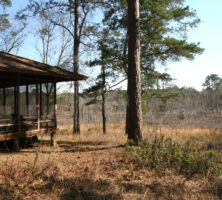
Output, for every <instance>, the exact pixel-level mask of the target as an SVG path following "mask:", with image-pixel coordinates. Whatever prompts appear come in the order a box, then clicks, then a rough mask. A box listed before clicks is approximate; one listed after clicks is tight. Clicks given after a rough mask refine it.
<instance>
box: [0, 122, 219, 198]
mask: <svg viewBox="0 0 222 200" xmlns="http://www.w3.org/2000/svg"><path fill="white" fill-rule="evenodd" d="M101 130H102V127H101V126H93V125H85V126H84V125H83V126H82V127H81V135H80V136H73V135H72V134H71V133H72V129H71V126H62V127H59V129H58V131H57V136H56V140H57V146H55V147H50V137H49V136H42V137H41V136H40V137H39V143H37V144H34V145H33V146H30V147H27V148H25V149H22V150H21V152H19V153H6V152H3V153H0V199H7V200H8V199H9V200H10V199H21V200H23V199H24V200H26V199H36V200H37V199H39V200H40V199H41V200H42V199H53V200H57V199H76V200H81V199H86V200H90V199H93V200H94V199H95V200H97V199H101V200H103V199H110V200H111V199H116V200H117V199H124V200H128V199H129V200H133V199H142V200H143V199H147V200H148V199H163V200H164V199H187V200H188V199H206V200H208V199H221V195H222V194H221V191H220V188H221V186H222V181H221V179H220V177H219V176H218V177H214V178H213V179H212V178H209V177H208V176H202V175H198V174H197V175H194V176H192V177H187V176H185V175H183V174H180V173H177V172H176V171H175V170H174V169H170V168H169V170H168V171H167V173H165V174H164V175H159V174H157V173H156V171H155V170H151V169H148V168H140V169H135V168H133V164H132V166H131V164H127V165H126V162H125V160H124V156H123V155H124V152H125V151H126V148H125V147H124V144H125V143H126V142H127V137H126V135H125V134H124V123H119V124H108V133H107V135H103V134H102V132H101ZM160 135H165V137H171V138H172V139H173V140H175V141H177V142H178V143H179V144H181V145H184V144H185V143H186V141H188V140H192V141H195V144H196V145H197V146H198V148H201V149H202V151H206V150H208V149H213V150H214V151H216V153H217V154H218V155H219V156H220V154H221V147H222V136H221V130H211V129H173V128H169V127H161V128H160V127H153V126H144V137H145V138H146V139H147V140H149V141H150V142H151V143H152V142H153V141H154V140H155V138H157V137H159V136H160ZM220 157H221V158H222V156H220ZM220 185H221V186H220Z"/></svg>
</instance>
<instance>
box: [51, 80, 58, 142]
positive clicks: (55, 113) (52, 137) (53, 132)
mask: <svg viewBox="0 0 222 200" xmlns="http://www.w3.org/2000/svg"><path fill="white" fill-rule="evenodd" d="M54 123H55V129H54V131H52V133H51V146H56V141H55V137H54V136H55V133H56V129H57V101H56V80H54Z"/></svg>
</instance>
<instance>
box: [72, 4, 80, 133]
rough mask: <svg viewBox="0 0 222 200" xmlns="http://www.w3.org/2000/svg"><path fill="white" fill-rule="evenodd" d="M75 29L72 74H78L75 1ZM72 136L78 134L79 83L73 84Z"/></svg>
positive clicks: (77, 12)
mask: <svg viewBox="0 0 222 200" xmlns="http://www.w3.org/2000/svg"><path fill="white" fill-rule="evenodd" d="M74 12H75V27H74V48H73V61H74V62H73V63H74V66H73V69H74V73H78V72H79V45H80V38H79V1H78V0H76V1H75V11H74ZM73 134H80V119H79V82H78V81H76V82H75V84H74V119H73Z"/></svg>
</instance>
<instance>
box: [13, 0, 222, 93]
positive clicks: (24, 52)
mask: <svg viewBox="0 0 222 200" xmlns="http://www.w3.org/2000/svg"><path fill="white" fill-rule="evenodd" d="M27 2H28V0H12V4H13V7H12V9H11V10H10V12H11V14H13V13H15V12H16V10H18V9H21V8H23V7H24V6H25V5H26V3H27ZM186 4H187V5H189V6H190V7H191V8H193V9H195V10H196V12H197V15H198V17H199V18H200V19H201V21H202V22H201V23H200V25H199V26H198V28H195V29H193V30H190V31H189V33H188V40H189V41H190V42H195V43H196V42H200V47H202V48H204V49H205V51H204V53H203V54H201V55H197V56H196V57H195V59H194V60H193V61H188V60H185V59H183V60H181V61H180V62H169V63H168V64H167V66H166V67H167V72H168V73H169V74H170V75H171V76H172V77H173V78H174V79H175V80H174V83H175V84H176V85H177V86H179V87H193V88H195V89H197V90H201V89H202V84H203V82H204V81H205V78H206V76H208V75H210V74H218V75H219V76H220V77H222V51H221V46H222V25H221V20H222V12H221V9H222V0H211V1H209V0H187V1H186ZM34 43H35V39H34V38H30V37H29V38H27V40H26V41H25V44H24V45H23V47H22V48H21V50H20V51H19V55H20V56H23V57H27V58H30V59H34V60H38V59H39V57H38V56H37V52H36V51H35V48H34ZM162 70H163V69H162ZM123 87H124V86H123Z"/></svg>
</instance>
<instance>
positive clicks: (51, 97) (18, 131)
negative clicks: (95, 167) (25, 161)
mask: <svg viewBox="0 0 222 200" xmlns="http://www.w3.org/2000/svg"><path fill="white" fill-rule="evenodd" d="M86 79H87V77H86V76H83V75H79V74H75V73H72V72H70V71H67V70H64V69H61V68H58V67H52V66H49V65H46V64H43V63H40V62H36V61H33V60H30V59H26V58H22V57H18V56H14V55H11V54H7V53H3V52H0V141H8V140H19V139H20V138H25V137H32V136H35V135H38V134H43V133H48V132H53V131H55V129H56V128H57V117H56V114H57V104H56V83H58V82H65V81H78V80H86Z"/></svg>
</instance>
